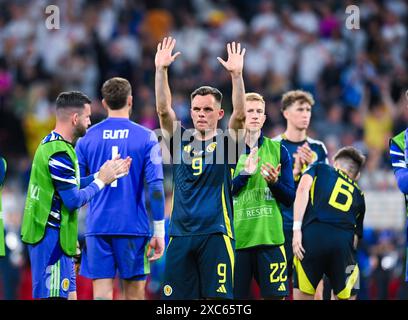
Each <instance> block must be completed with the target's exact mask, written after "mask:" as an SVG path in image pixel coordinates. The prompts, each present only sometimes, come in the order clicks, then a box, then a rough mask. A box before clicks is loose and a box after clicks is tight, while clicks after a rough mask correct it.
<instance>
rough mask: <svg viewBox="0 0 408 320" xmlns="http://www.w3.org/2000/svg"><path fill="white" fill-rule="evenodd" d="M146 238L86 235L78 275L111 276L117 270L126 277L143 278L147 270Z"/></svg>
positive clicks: (96, 277)
mask: <svg viewBox="0 0 408 320" xmlns="http://www.w3.org/2000/svg"><path fill="white" fill-rule="evenodd" d="M148 245H149V237H143V236H105V235H95V236H86V237H85V247H84V248H83V250H82V259H81V270H80V274H81V275H82V276H84V277H87V278H89V279H113V278H115V276H116V272H118V273H119V277H120V278H121V279H125V280H134V281H140V280H146V278H147V275H148V274H149V273H150V264H149V261H148V258H147V255H146V253H147V249H148Z"/></svg>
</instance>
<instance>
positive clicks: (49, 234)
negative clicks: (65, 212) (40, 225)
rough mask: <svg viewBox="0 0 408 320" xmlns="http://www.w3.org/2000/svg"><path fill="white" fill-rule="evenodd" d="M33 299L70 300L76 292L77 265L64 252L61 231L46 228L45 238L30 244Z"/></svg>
mask: <svg viewBox="0 0 408 320" xmlns="http://www.w3.org/2000/svg"><path fill="white" fill-rule="evenodd" d="M27 247H28V253H29V256H30V263H31V277H32V283H33V298H34V299H46V298H65V299H67V298H68V294H69V292H73V291H76V274H75V264H74V261H73V259H72V257H69V256H67V255H66V254H64V252H63V251H62V248H61V246H60V243H59V229H57V228H52V227H46V228H45V234H44V238H43V239H42V240H41V241H40V242H38V243H37V244H34V245H32V244H29V245H27Z"/></svg>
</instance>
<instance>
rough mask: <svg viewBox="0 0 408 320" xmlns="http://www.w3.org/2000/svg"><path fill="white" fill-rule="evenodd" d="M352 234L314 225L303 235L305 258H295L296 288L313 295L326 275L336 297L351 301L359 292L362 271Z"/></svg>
mask: <svg viewBox="0 0 408 320" xmlns="http://www.w3.org/2000/svg"><path fill="white" fill-rule="evenodd" d="M353 237H354V233H353V232H352V231H348V230H343V229H341V228H338V227H336V226H332V225H330V224H327V223H320V222H313V223H311V224H309V225H307V226H306V227H305V228H304V230H303V231H302V244H303V248H304V249H305V254H304V258H303V260H302V261H299V260H298V259H297V258H296V257H295V258H294V261H293V263H294V266H295V273H294V288H297V289H300V291H302V292H304V293H307V294H311V295H312V294H314V293H315V291H316V287H317V285H318V283H319V281H320V280H321V279H322V277H323V274H325V275H326V276H327V277H328V278H329V281H330V284H331V287H332V289H333V292H334V294H335V295H337V296H338V297H339V298H340V299H348V298H350V295H351V294H356V289H358V280H359V269H358V265H357V262H356V259H355V250H354V248H353Z"/></svg>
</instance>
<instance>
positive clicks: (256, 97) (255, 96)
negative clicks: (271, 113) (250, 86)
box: [245, 92, 265, 107]
mask: <svg viewBox="0 0 408 320" xmlns="http://www.w3.org/2000/svg"><path fill="white" fill-rule="evenodd" d="M245 101H259V102H261V103H262V104H263V106H264V107H265V100H264V98H263V97H262V96H261V95H260V94H259V93H256V92H248V93H246V94H245Z"/></svg>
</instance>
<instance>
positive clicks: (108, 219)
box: [75, 118, 163, 236]
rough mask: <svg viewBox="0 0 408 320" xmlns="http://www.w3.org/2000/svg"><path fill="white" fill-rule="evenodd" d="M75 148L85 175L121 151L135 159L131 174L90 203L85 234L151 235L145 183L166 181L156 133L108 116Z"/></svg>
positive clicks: (117, 181) (123, 154) (128, 121)
mask: <svg viewBox="0 0 408 320" xmlns="http://www.w3.org/2000/svg"><path fill="white" fill-rule="evenodd" d="M75 149H76V152H77V155H78V161H79V167H80V171H81V176H86V175H88V174H93V173H95V172H97V171H99V168H100V167H101V166H102V165H103V164H104V163H105V161H106V160H109V159H112V157H114V156H115V155H117V154H120V157H121V158H126V157H127V156H130V157H131V158H132V165H131V168H130V170H129V174H128V175H127V176H125V177H122V178H120V179H118V180H116V181H114V182H113V183H112V184H111V185H109V186H106V187H105V188H104V189H103V190H102V191H101V192H100V193H98V194H97V195H96V196H95V197H94V198H93V200H91V202H90V203H89V207H88V213H87V216H86V233H85V234H86V235H139V236H148V235H150V231H149V229H150V228H149V219H148V216H147V212H146V206H145V193H144V183H145V182H146V183H150V182H153V181H155V180H163V167H162V158H161V150H160V145H159V144H158V141H157V137H156V135H155V134H154V132H153V131H151V130H149V129H147V128H145V127H143V126H141V125H138V124H136V123H134V122H132V121H130V120H129V119H126V118H107V119H106V120H104V121H102V122H100V123H98V124H96V125H94V126H92V127H91V128H90V129H89V130H88V131H87V133H86V135H85V136H84V137H82V138H81V139H80V140H79V141H78V143H77V145H76V148H75Z"/></svg>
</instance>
